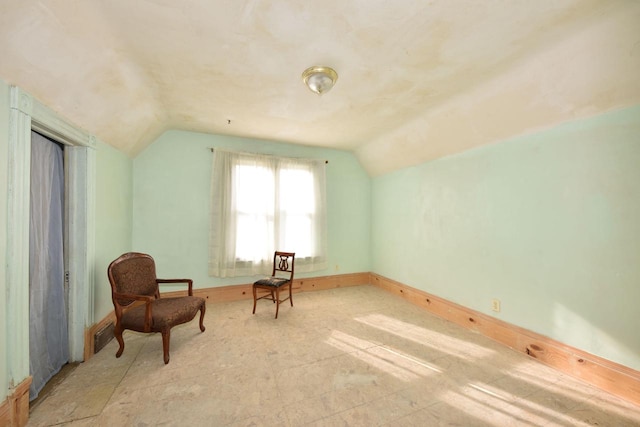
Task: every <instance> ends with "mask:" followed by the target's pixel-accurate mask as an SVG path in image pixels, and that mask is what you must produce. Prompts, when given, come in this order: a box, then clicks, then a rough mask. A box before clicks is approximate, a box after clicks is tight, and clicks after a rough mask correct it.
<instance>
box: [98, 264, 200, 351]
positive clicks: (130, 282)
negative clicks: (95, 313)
mask: <svg viewBox="0 0 640 427" xmlns="http://www.w3.org/2000/svg"><path fill="white" fill-rule="evenodd" d="M107 274H108V276H109V282H110V283H111V299H112V300H113V306H114V308H115V314H116V325H115V330H114V335H115V337H116V339H117V340H118V343H119V344H120V349H119V350H118V352H117V353H116V357H120V356H121V355H122V352H123V351H124V340H123V339H122V333H123V332H124V330H125V329H129V330H132V331H137V332H160V333H161V334H162V350H163V353H164V363H165V364H167V363H169V340H170V337H171V328H172V327H174V326H176V325H180V324H182V323H187V322H190V321H191V320H192V319H193V318H194V317H195V315H196V313H197V312H198V311H200V330H201V331H202V332H204V329H205V328H204V324H203V320H204V313H205V310H206V303H205V300H204V298H200V297H194V296H193V281H192V280H191V279H158V278H157V277H156V266H155V262H154V261H153V258H152V257H151V256H150V255H147V254H141V253H137V252H129V253H126V254H123V255H121V256H120V257H119V258H118V259H116V260H115V261H113V262H112V263H111V264H109V268H108V269H107ZM161 283H185V284H187V287H188V290H187V294H188V296H181V297H173V298H160V289H159V284H161Z"/></svg>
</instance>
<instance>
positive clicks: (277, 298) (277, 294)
mask: <svg viewBox="0 0 640 427" xmlns="http://www.w3.org/2000/svg"><path fill="white" fill-rule="evenodd" d="M278 310H280V288H279V287H278V288H276V319H277V318H278Z"/></svg>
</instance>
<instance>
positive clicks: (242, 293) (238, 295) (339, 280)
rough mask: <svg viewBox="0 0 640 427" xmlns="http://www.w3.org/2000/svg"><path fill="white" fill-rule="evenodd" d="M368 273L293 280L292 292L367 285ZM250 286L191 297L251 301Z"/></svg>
mask: <svg viewBox="0 0 640 427" xmlns="http://www.w3.org/2000/svg"><path fill="white" fill-rule="evenodd" d="M369 280H370V279H369V273H352V274H337V275H335V276H319V277H308V278H301V279H293V291H294V292H296V293H297V292H309V291H320V290H324V289H335V288H343V287H346V286H358V285H368V284H369ZM251 287H252V284H251V283H248V284H242V285H231V286H220V287H216V288H203V289H194V290H193V295H195V296H198V297H202V298H204V299H206V300H207V301H211V302H227V301H239V300H245V299H253V293H252V288H251ZM184 294H185V291H173V292H163V293H162V296H165V297H172V296H178V295H184Z"/></svg>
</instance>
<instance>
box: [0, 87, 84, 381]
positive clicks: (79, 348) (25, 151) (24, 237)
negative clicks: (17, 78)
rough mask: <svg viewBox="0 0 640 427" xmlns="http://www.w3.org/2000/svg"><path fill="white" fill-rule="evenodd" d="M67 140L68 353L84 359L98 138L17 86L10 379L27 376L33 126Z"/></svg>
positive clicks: (12, 145) (12, 127)
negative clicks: (64, 118) (65, 119)
mask: <svg viewBox="0 0 640 427" xmlns="http://www.w3.org/2000/svg"><path fill="white" fill-rule="evenodd" d="M32 129H33V130H35V131H38V132H39V133H41V134H43V135H45V136H48V137H50V138H52V139H54V140H56V141H58V142H61V143H63V144H65V162H66V163H67V164H65V168H68V171H69V174H68V181H69V182H68V183H67V186H66V189H67V190H68V194H67V195H66V197H67V200H68V212H69V221H68V223H69V230H68V235H69V247H68V258H69V356H70V358H71V360H70V361H73V362H77V361H82V360H83V359H84V339H85V328H87V327H89V326H91V325H92V324H93V322H94V313H93V302H94V301H93V294H94V260H95V235H94V230H95V144H96V140H95V137H94V136H93V135H90V134H88V133H87V132H85V131H83V130H81V129H79V128H77V127H75V126H73V125H71V124H70V123H68V122H66V121H64V120H63V119H62V118H60V117H59V116H58V115H57V114H56V113H55V112H53V111H52V110H50V109H49V108H47V107H46V106H45V105H44V104H42V103H40V102H39V101H38V100H37V99H35V98H33V97H32V96H31V95H29V94H28V93H26V92H25V91H23V90H21V89H20V88H18V87H15V86H12V87H11V99H10V102H9V141H8V142H9V159H8V165H9V168H8V170H9V173H8V177H7V180H8V190H9V191H8V200H7V204H8V209H7V210H8V212H7V216H8V223H9V227H8V230H7V313H6V315H7V331H8V332H9V333H8V334H7V338H8V345H9V348H10V349H11V352H10V355H9V360H8V365H9V366H8V368H9V369H8V371H9V379H10V381H13V382H14V384H19V383H20V382H22V381H23V380H24V379H25V378H27V377H28V376H29V204H30V202H29V200H30V197H29V192H30V179H31V176H30V170H31V130H32Z"/></svg>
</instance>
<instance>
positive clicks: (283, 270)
mask: <svg viewBox="0 0 640 427" xmlns="http://www.w3.org/2000/svg"><path fill="white" fill-rule="evenodd" d="M295 257H296V254H295V252H278V251H276V252H275V253H274V254H273V270H272V271H271V277H266V278H264V279H260V280H258V281H256V282H255V283H254V284H253V314H256V303H257V302H258V300H260V299H263V298H269V299H271V300H272V301H273V302H274V303H275V304H276V319H277V318H278V311H279V310H280V303H281V302H285V301H286V300H289V302H291V307H293V294H292V293H291V284H292V283H293V267H294V261H295ZM276 274H277V276H276ZM286 285H288V286H289V296H288V297H287V298H284V299H280V289H281V288H282V287H284V286H286ZM258 289H260V290H262V291H267V292H268V293H267V294H266V295H263V296H261V297H260V298H258V297H257V291H258ZM274 293H275V296H274Z"/></svg>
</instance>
